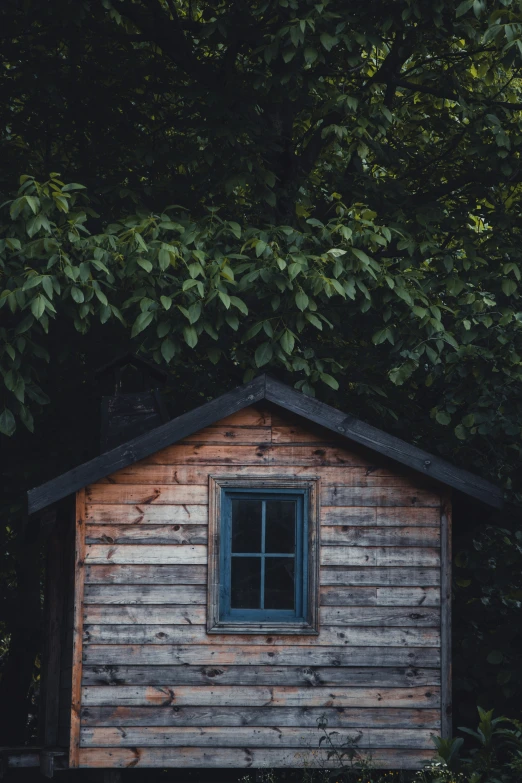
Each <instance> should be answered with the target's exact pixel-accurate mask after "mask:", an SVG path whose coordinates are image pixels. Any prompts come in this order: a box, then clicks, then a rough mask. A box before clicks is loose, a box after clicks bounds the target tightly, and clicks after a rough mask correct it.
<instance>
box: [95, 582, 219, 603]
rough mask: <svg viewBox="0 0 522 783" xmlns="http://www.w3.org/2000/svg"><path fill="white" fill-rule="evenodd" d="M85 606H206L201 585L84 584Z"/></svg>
mask: <svg viewBox="0 0 522 783" xmlns="http://www.w3.org/2000/svg"><path fill="white" fill-rule="evenodd" d="M84 602H85V604H132V605H134V606H139V605H140V604H171V605H175V604H206V602H207V590H206V587H205V586H204V585H203V584H201V585H175V586H174V585H173V586H171V585H165V586H164V585H103V584H101V585H98V584H86V585H85V594H84Z"/></svg>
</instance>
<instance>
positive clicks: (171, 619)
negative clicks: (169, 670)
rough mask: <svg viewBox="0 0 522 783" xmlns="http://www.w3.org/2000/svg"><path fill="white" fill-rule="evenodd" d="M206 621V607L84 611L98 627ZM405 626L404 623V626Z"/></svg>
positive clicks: (87, 619) (90, 607) (88, 608)
mask: <svg viewBox="0 0 522 783" xmlns="http://www.w3.org/2000/svg"><path fill="white" fill-rule="evenodd" d="M407 611H408V610H407ZM409 611H412V610H409ZM413 611H418V610H417V609H416V610H413ZM206 619H207V610H206V606H167V605H162V606H100V605H92V604H88V605H87V606H86V607H85V611H84V622H85V623H89V624H90V623H99V624H100V625H131V624H136V625H150V624H151V623H156V624H158V625H202V624H203V623H205V621H206ZM407 624H408V623H404V625H407Z"/></svg>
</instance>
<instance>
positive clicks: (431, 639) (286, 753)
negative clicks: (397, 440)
mask: <svg viewBox="0 0 522 783" xmlns="http://www.w3.org/2000/svg"><path fill="white" fill-rule="evenodd" d="M209 473H212V474H228V475H230V474H231V473H237V475H247V474H254V475H281V474H290V475H294V474H295V475H316V476H319V477H320V479H321V492H320V503H321V511H320V521H321V534H322V543H321V571H320V584H321V588H320V606H321V608H320V622H321V625H320V633H319V635H318V636H315V637H314V636H303V637H299V636H297V637H296V636H292V637H288V636H287V637H285V636H277V635H271V636H263V635H257V634H256V635H252V636H236V635H229V634H226V635H223V636H219V635H218V636H212V635H208V634H207V633H206V628H205V618H206V606H205V604H206V596H207V587H206V581H207V523H208V506H207V501H208V475H209ZM420 481H422V479H421V480H420ZM84 498H85V505H84V500H83V493H79V503H78V516H79V526H78V534H79V538H78V544H77V579H76V595H77V601H78V612H77V632H76V639H75V661H76V665H75V670H74V676H73V702H75V699H76V702H75V703H76V704H77V703H78V700H79V699H80V696H81V712H80V715H79V720H78V713H77V711H76V710H74V709H73V728H72V740H73V741H72V744H71V759H70V762H71V765H72V766H75V765H77V766H81V767H134V766H142V767H155V766H161V767H165V766H172V767H176V766H185V767H188V766H193V767H248V766H252V767H259V766H271V767H282V766H289V767H298V766H303V765H304V764H307V765H308V764H310V763H312V764H314V763H323V762H324V761H325V756H326V754H325V753H324V752H320V751H319V739H320V736H321V732H320V730H319V729H318V727H317V719H318V718H320V716H322V715H325V716H326V718H327V721H328V729H333V730H339V729H340V730H341V734H342V735H350V736H356V737H358V738H359V739H358V747H360V748H361V749H362V752H366V751H368V752H370V753H371V755H372V757H373V760H374V763H375V764H377V765H381V766H391V767H404V768H407V767H417V766H421V765H422V763H424V761H425V760H426V759H428V758H430V757H431V756H432V755H433V750H432V748H433V746H432V743H431V741H430V734H432V733H440V731H441V685H443V687H444V688H445V689H446V690H447V689H448V687H449V683H448V680H447V675H446V673H445V676H444V678H443V679H444V683H441V517H442V519H443V520H447V518H448V514H447V504H446V503H445V501H444V498H443V496H442V495H441V493H440V492H439V491H438V490H436V489H433V488H428V487H427V486H423V485H421V484H420V483H419V479H417V478H415V479H413V480H412V479H411V477H408V476H406V475H401V474H399V473H398V472H397V470H395V469H394V470H392V469H390V468H389V467H386V466H384V465H383V464H380V461H379V459H378V458H377V457H375V458H369V457H368V456H367V455H364V456H363V455H361V453H360V452H359V451H356V450H349V449H346V448H345V447H344V446H341V445H340V444H339V443H338V442H336V441H335V440H334V436H332V434H331V433H330V432H327V431H326V430H318V429H316V428H314V427H313V426H303V424H302V423H297V424H296V422H295V420H291V419H290V418H289V417H288V416H286V415H285V414H283V413H279V412H278V413H277V415H276V414H275V413H273V412H272V413H271V412H270V411H268V410H264V411H263V410H258V409H256V408H247V409H244V410H243V411H241V412H239V413H237V414H235V415H234V416H231V417H229V418H228V419H224V420H223V421H221V422H219V423H218V424H216V425H215V426H212V427H208V428H206V429H204V430H202V431H200V432H198V433H196V434H195V435H193V436H191V437H189V438H186V439H185V440H184V441H182V442H180V443H179V444H176V445H174V446H171V447H169V448H166V449H163V450H162V451H160V452H158V453H156V454H155V455H153V456H152V457H150V458H148V459H146V460H143V461H141V462H139V463H136V464H135V465H133V466H131V467H129V468H126V469H124V470H121V471H119V472H118V473H115V474H113V475H111V476H110V477H108V478H107V479H105V480H104V481H102V482H99V483H96V484H93V485H91V486H89V487H87V489H86V491H85V495H84ZM83 536H85V538H83ZM83 583H84V584H83ZM82 592H83V596H82ZM442 598H443V601H444V602H446V598H447V596H446V594H445V591H444V590H443V594H442ZM82 600H83V609H82V603H81V602H82ZM82 624H83V628H82ZM443 630H444V635H445V639H447V638H448V625H447V623H446V622H445V625H444V628H443ZM442 652H443V654H442V657H443V659H444V660H443V664H444V665H445V666H446V664H447V662H448V654H447V642H445V647H444V646H443V651H442ZM80 686H81V690H80ZM75 694H76V696H75Z"/></svg>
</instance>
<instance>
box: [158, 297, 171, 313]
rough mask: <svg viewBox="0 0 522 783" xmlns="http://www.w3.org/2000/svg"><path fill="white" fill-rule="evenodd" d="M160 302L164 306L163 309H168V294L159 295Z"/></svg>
mask: <svg viewBox="0 0 522 783" xmlns="http://www.w3.org/2000/svg"><path fill="white" fill-rule="evenodd" d="M160 302H161V304H162V305H163V307H164V308H165V310H170V308H171V307H172V299H171V298H170V296H160Z"/></svg>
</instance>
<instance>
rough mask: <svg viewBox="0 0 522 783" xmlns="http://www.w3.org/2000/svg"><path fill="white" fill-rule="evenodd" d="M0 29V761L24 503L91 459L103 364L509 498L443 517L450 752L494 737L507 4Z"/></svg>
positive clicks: (296, 8) (118, 18)
mask: <svg viewBox="0 0 522 783" xmlns="http://www.w3.org/2000/svg"><path fill="white" fill-rule="evenodd" d="M0 29H1V30H2V33H1V35H2V47H1V50H0V58H1V60H2V69H1V71H0V107H1V109H0V111H1V112H2V114H3V117H2V123H1V130H0V154H1V156H2V160H4V161H8V165H5V164H4V166H3V168H2V170H1V171H0V200H1V201H4V202H6V203H5V204H4V205H3V206H2V208H1V209H0V371H1V375H2V378H3V384H2V386H1V389H0V396H1V398H2V399H1V400H0V432H2V433H3V435H1V434H0V438H1V447H2V460H3V478H4V481H3V488H4V491H3V493H2V501H1V502H2V507H1V508H2V520H3V522H2V527H1V530H0V536H1V538H2V543H4V544H5V546H3V547H2V552H3V555H2V559H1V561H0V585H1V599H0V600H1V603H0V607H1V623H2V629H3V634H4V636H3V638H4V641H3V648H2V649H3V657H4V662H5V666H6V667H7V669H6V670H7V671H8V672H9V677H4V680H3V683H2V685H1V686H0V698H2V697H3V698H4V699H8V700H10V702H12V700H13V695H14V694H16V699H15V701H16V705H17V708H16V714H15V715H13V712H12V708H11V711H7V710H6V709H5V708H4V707H2V708H1V709H0V715H1V716H3V719H4V723H5V725H4V733H5V736H6V737H7V738H8V741H9V742H13V743H14V742H17V743H18V742H21V741H24V740H25V739H27V737H28V736H29V734H30V733H31V732H32V731H33V730H34V725H33V723H31V724H30V725H29V728H27V725H26V715H27V706H28V705H27V701H26V698H25V697H26V694H27V692H28V689H29V686H30V683H31V681H32V680H33V682H34V683H36V688H37V675H38V659H37V653H38V650H39V649H40V643H41V639H40V634H41V605H40V597H41V595H40V593H41V590H40V588H41V585H40V571H41V569H40V566H41V564H42V558H43V555H42V552H43V546H44V538H45V520H43V521H40V522H38V523H37V524H36V526H33V525H32V524H31V525H30V524H29V523H28V521H27V519H26V518H25V514H24V505H23V504H24V492H25V490H26V489H27V488H29V487H31V486H34V485H36V484H38V483H40V482H42V481H44V480H46V479H47V478H50V477H52V476H54V475H56V474H58V473H60V472H61V471H63V470H65V469H67V468H69V467H71V466H72V465H74V464H79V463H81V462H82V461H84V460H85V459H87V458H89V457H90V456H92V455H93V454H95V453H96V451H97V448H98V429H99V418H98V417H99V403H100V399H101V396H102V394H104V393H106V392H107V390H106V389H105V388H104V387H103V383H102V382H101V381H99V380H98V379H97V378H96V376H95V370H96V369H97V368H98V367H99V366H101V365H102V364H104V363H105V362H106V361H108V360H110V359H111V358H112V357H113V356H116V355H119V354H120V353H122V352H124V351H127V350H133V351H138V352H141V354H142V355H143V356H145V357H148V358H150V359H152V360H155V361H157V362H158V363H160V364H162V365H163V366H164V367H166V368H168V371H169V377H168V381H167V384H166V389H165V391H166V396H167V399H168V403H169V408H170V413H171V414H172V415H177V414H178V413H181V412H183V411H184V410H186V409H187V407H193V406H194V405H195V404H197V403H198V402H200V401H201V402H203V401H205V400H206V399H209V398H211V397H214V396H215V395H217V394H219V393H221V392H223V391H225V390H227V389H229V388H230V387H231V386H233V385H236V384H238V383H240V382H241V381H242V380H243V379H244V378H245V377H246V378H248V377H252V375H253V374H255V372H256V371H257V370H258V368H261V367H263V368H267V369H268V370H269V371H271V372H275V373H276V374H278V375H279V376H280V377H281V378H282V379H283V380H285V381H287V382H289V383H291V384H295V385H296V386H297V387H298V388H300V389H301V390H303V391H305V392H306V393H309V394H313V393H315V394H317V395H319V396H320V397H321V398H322V399H324V400H325V401H327V402H329V403H331V404H333V405H335V406H336V407H339V408H341V409H344V410H347V411H350V412H351V413H353V414H354V415H356V416H359V417H361V418H363V419H365V420H367V421H369V422H371V423H372V424H374V425H376V426H378V427H380V428H382V429H384V430H387V431H391V432H394V433H395V434H397V435H399V436H400V437H403V438H404V439H406V440H408V441H410V442H414V443H416V444H418V445H421V446H422V447H423V448H425V449H427V450H429V451H432V452H434V453H437V454H440V455H441V456H443V457H445V458H446V459H449V460H451V461H453V462H455V463H456V464H459V465H461V466H462V467H465V468H467V469H470V470H473V471H475V472H477V473H479V474H481V475H483V476H484V477H486V478H489V479H491V480H493V481H495V482H497V483H500V484H501V485H502V486H504V488H505V489H506V493H507V497H508V506H507V508H506V509H505V510H503V511H502V512H495V513H490V512H488V511H486V510H484V509H481V508H479V507H478V506H475V505H474V504H473V503H470V502H469V501H468V500H466V501H464V500H462V499H458V500H457V507H456V515H455V520H456V523H455V542H454V545H455V569H454V591H455V607H454V609H455V624H454V629H455V631H454V641H455V689H456V693H455V697H456V698H455V703H456V709H457V719H456V723H457V725H458V724H459V722H465V723H473V721H474V712H475V706H474V705H475V704H476V703H477V702H478V703H481V704H482V705H483V706H495V707H496V708H497V709H498V710H499V711H506V712H508V713H510V714H515V713H516V712H517V710H518V709H519V700H520V685H521V682H520V679H521V676H522V675H521V672H522V657H521V653H520V649H522V643H521V642H522V640H521V639H520V630H519V629H520V607H521V601H522V581H521V575H520V574H521V564H522V525H521V519H520V503H521V492H522V489H521V484H520V481H521V474H520V461H521V455H522V451H521V422H522V396H521V391H522V384H521V380H522V372H521V354H522V339H521V328H522V313H521V307H520V302H521V297H520V283H519V281H520V277H521V261H520V256H521V253H522V251H521V247H522V244H521V241H520V232H521V223H520V206H521V198H522V190H521V180H522V168H521V164H520V149H521V147H522V130H521V129H522V111H521V109H522V90H521V82H520V67H521V62H522V60H521V57H522V54H521V52H522V44H521V40H520V35H521V30H522V14H521V10H520V5H519V3H518V2H515V0H501V1H500V0H498V1H495V0H475V1H474V2H473V0H470V1H468V0H464V2H461V3H460V4H455V3H454V2H450V1H449V0H435V2H433V1H432V0H429V1H428V0H407V2H404V3H393V2H384V1H383V0H369V1H368V2H365V3H358V4H349V3H346V2H344V0H332V1H331V2H325V3H322V4H318V3H314V2H311V1H309V0H305V1H303V2H299V3H298V2H296V1H295V0H266V1H265V0H258V2H250V3H243V2H235V1H234V0H216V2H205V1H203V0H200V1H199V2H198V1H197V0H194V1H193V2H190V0H114V2H109V0H101V1H98V0H75V2H72V0H52V2H48V3H41V2H37V1H36V0H22V2H20V0H4V3H3V4H2V8H1V9H0ZM20 177H22V178H21V179H20ZM71 183H79V185H73V184H71ZM80 186H81V187H80ZM15 430H16V431H15ZM9 644H10V645H11V665H10V664H9V656H8V652H7V651H8V648H9ZM22 652H23V655H22ZM15 660H17V661H18V663H19V665H18V667H17V672H18V674H17V678H14V679H13V678H12V676H11V675H12V671H13V667H12V664H13V661H15ZM35 678H36V679H35ZM30 698H33V697H32V696H31V694H30Z"/></svg>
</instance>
